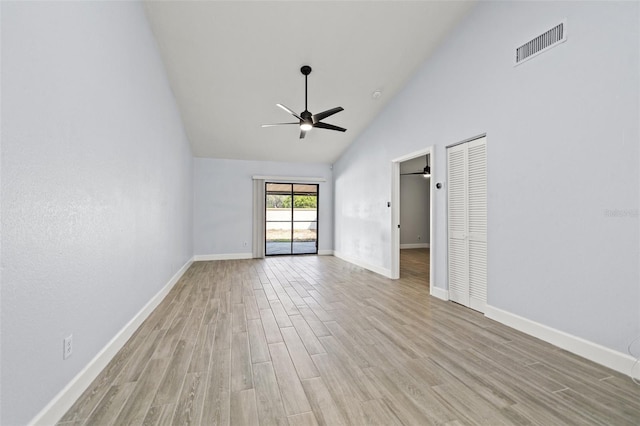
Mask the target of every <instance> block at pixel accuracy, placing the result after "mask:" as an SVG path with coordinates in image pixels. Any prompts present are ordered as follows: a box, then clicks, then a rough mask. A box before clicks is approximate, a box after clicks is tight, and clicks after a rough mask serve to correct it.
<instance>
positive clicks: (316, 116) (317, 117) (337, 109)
mask: <svg viewBox="0 0 640 426" xmlns="http://www.w3.org/2000/svg"><path fill="white" fill-rule="evenodd" d="M340 111H344V108H342V107H335V108H331V109H328V110H326V111H322V112H319V113H317V114H313V115H312V116H311V119H312V120H313V122H314V123H317V122H318V121H320V120H323V119H325V118H327V117H329V116H332V115H333V114H336V113H338V112H340Z"/></svg>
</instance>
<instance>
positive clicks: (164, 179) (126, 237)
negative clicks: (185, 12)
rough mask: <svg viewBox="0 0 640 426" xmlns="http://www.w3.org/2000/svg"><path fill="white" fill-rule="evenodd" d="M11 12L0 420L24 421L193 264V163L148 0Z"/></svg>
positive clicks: (19, 7) (5, 33)
mask: <svg viewBox="0 0 640 426" xmlns="http://www.w3.org/2000/svg"><path fill="white" fill-rule="evenodd" d="M1 7H2V21H1V22H2V175H1V176H2V179H1V183H2V187H1V190H2V202H1V207H2V305H1V306H2V314H1V318H2V418H1V420H0V423H2V424H3V425H22V424H26V423H28V422H29V421H30V420H31V419H33V418H34V416H36V415H37V414H38V413H39V412H40V411H41V410H42V409H43V407H45V405H46V404H47V403H49V402H50V401H51V400H52V399H53V398H54V397H55V396H56V394H58V392H59V391H61V390H62V388H63V387H64V386H65V385H67V383H69V382H70V381H71V380H72V378H73V377H74V376H75V375H76V374H78V372H80V371H81V370H82V369H83V367H85V366H86V365H87V364H88V363H89V361H90V360H92V359H93V358H94V356H95V355H96V354H97V353H98V352H99V351H100V350H101V349H102V348H103V347H105V345H106V344H107V343H108V342H109V341H110V340H111V339H112V338H113V337H114V336H115V335H116V333H118V331H120V330H121V329H122V328H123V327H124V326H125V324H127V323H128V322H129V321H130V320H131V319H132V318H133V317H134V315H135V314H136V313H138V312H139V311H140V309H141V308H142V307H143V306H144V305H145V304H146V303H147V302H148V301H149V300H150V299H151V298H152V297H153V296H154V295H156V294H157V293H158V292H159V291H160V290H161V289H162V288H163V287H164V286H165V285H166V284H167V282H169V280H170V279H171V277H172V276H173V275H174V274H175V273H176V272H177V271H178V270H179V269H180V268H181V267H182V266H183V265H184V264H185V263H186V262H187V261H188V260H189V259H190V258H191V256H192V240H191V235H192V234H191V230H192V189H191V188H192V162H193V157H192V155H191V151H190V148H189V145H188V141H187V139H186V136H185V133H184V130H183V127H182V124H181V121H180V117H179V114H178V111H177V109H176V105H175V102H174V99H173V96H172V94H171V91H170V89H169V86H168V80H167V77H166V75H165V72H164V68H163V65H162V63H161V60H160V56H159V54H158V52H157V48H156V45H155V41H154V39H153V37H152V34H151V32H150V30H149V28H148V25H147V21H146V18H145V16H144V13H143V9H142V6H141V4H140V3H137V2H136V3H134V2H38V3H35V2H16V3H12V2H2V5H1ZM69 334H73V342H74V348H73V355H72V356H71V358H69V359H67V360H66V361H63V360H62V340H63V338H64V337H65V336H67V335H69Z"/></svg>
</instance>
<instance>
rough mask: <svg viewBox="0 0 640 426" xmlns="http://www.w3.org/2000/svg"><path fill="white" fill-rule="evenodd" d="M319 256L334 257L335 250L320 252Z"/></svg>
mask: <svg viewBox="0 0 640 426" xmlns="http://www.w3.org/2000/svg"><path fill="white" fill-rule="evenodd" d="M318 256H333V250H318Z"/></svg>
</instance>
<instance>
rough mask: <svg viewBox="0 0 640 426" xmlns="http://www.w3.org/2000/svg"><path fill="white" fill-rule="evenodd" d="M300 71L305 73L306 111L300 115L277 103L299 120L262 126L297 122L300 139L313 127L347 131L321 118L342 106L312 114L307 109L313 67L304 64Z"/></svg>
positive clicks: (269, 125)
mask: <svg viewBox="0 0 640 426" xmlns="http://www.w3.org/2000/svg"><path fill="white" fill-rule="evenodd" d="M300 72H301V73H302V74H303V75H304V111H302V112H301V113H300V114H299V115H298V114H296V113H295V112H293V110H292V109H291V108H288V107H286V106H284V105H282V104H276V105H277V106H279V107H280V108H282V109H283V110H285V111H287V112H288V113H289V114H291V115H293V116H294V117H295V118H297V119H298V120H299V122H293V123H274V124H263V125H262V127H272V126H287V125H289V124H296V125H299V126H300V139H303V138H304V137H305V135H306V134H307V132H308V131H309V130H311V129H312V128H314V127H316V128H318V129H328V130H337V131H338V132H345V131H346V130H347V129H345V128H343V127H338V126H334V125H333V124H328V123H322V122H321V121H320V120H323V119H325V118H327V117H329V116H332V115H333V114H335V113H338V112H340V111H343V110H344V108H342V107H335V108H331V109H328V110H326V111H323V112H319V113H317V114H311V113H310V112H309V110H308V109H307V77H308V76H309V74H311V67H310V66H309V65H304V66H303V67H302V68H300Z"/></svg>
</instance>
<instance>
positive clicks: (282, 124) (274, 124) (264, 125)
mask: <svg viewBox="0 0 640 426" xmlns="http://www.w3.org/2000/svg"><path fill="white" fill-rule="evenodd" d="M288 124H297V125H300V123H297V122H296V123H273V124H263V125H262V127H273V126H286V125H288Z"/></svg>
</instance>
